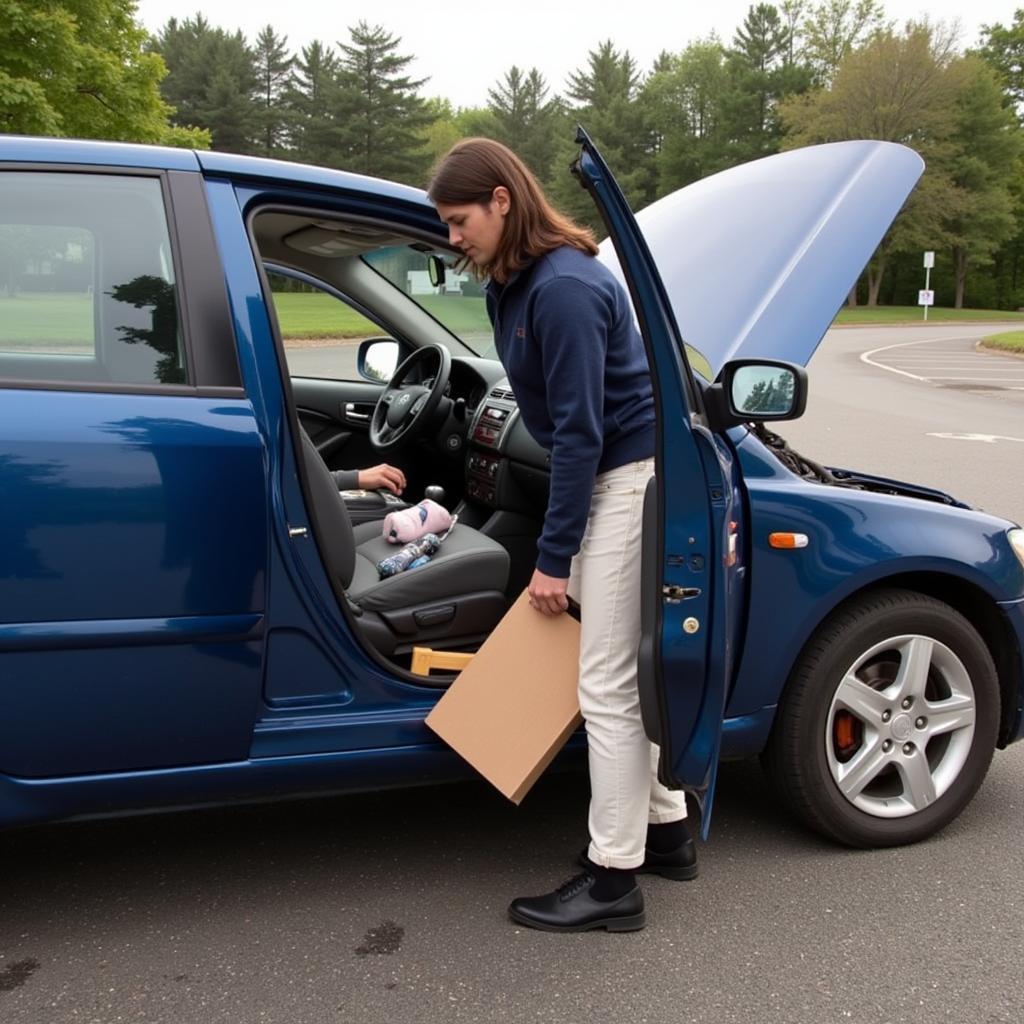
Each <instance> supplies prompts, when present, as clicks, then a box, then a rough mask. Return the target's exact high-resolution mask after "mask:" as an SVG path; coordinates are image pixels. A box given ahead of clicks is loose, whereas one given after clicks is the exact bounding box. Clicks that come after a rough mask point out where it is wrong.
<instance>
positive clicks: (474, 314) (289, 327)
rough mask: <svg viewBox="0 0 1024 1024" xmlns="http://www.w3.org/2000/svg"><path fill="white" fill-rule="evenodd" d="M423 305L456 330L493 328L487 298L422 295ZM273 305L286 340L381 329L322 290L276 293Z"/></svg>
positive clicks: (359, 334)
mask: <svg viewBox="0 0 1024 1024" xmlns="http://www.w3.org/2000/svg"><path fill="white" fill-rule="evenodd" d="M417 299H418V301H419V303H420V305H422V306H423V308H424V309H426V310H427V312H428V313H431V314H432V315H434V316H436V317H437V318H438V319H439V320H440V321H441V322H442V323H444V324H446V325H447V326H448V327H449V328H451V329H452V330H453V331H455V333H459V332H460V331H472V330H479V329H480V328H481V327H486V328H487V330H488V331H489V330H490V324H489V322H488V320H487V310H486V309H485V307H484V300H483V298H482V297H480V298H476V297H474V298H470V297H465V298H463V297H461V296H454V295H419V296H417ZM274 305H275V307H276V308H277V318H278V320H279V321H280V324H281V333H282V334H283V335H284V337H285V339H286V340H287V339H289V338H294V339H296V340H300V339H305V338H310V339H313V338H365V337H367V336H368V335H373V334H380V328H379V327H377V326H376V325H375V324H373V323H372V322H371V321H369V320H367V319H366V318H365V317H363V316H360V315H359V314H358V313H356V312H355V310H352V309H349V308H348V307H347V306H346V305H345V304H344V303H343V302H339V301H338V300H337V299H335V298H332V297H331V296H330V295H324V294H322V293H320V292H275V293H274Z"/></svg>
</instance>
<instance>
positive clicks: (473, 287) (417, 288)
mask: <svg viewBox="0 0 1024 1024" xmlns="http://www.w3.org/2000/svg"><path fill="white" fill-rule="evenodd" d="M362 259H363V261H364V262H365V263H366V264H367V265H368V266H370V267H372V268H373V269H374V270H375V271H376V272H377V273H378V274H380V275H381V276H382V277H384V278H386V279H387V280H388V281H390V282H391V284H393V285H394V286H395V287H396V288H398V289H400V290H401V291H402V292H403V293H404V294H405V295H407V296H408V297H409V298H410V299H412V301H413V302H415V303H417V305H419V306H420V307H421V308H422V309H424V310H425V311H426V312H427V313H429V314H430V315H431V316H432V317H433V318H434V319H435V320H437V321H438V322H439V323H440V324H442V325H443V326H444V327H445V328H447V330H449V331H450V332H451V333H452V334H454V335H455V336H456V337H457V338H458V339H459V340H460V341H462V342H463V343H464V344H465V345H466V347H467V348H468V349H470V351H472V352H473V354H474V355H477V356H481V357H482V358H484V359H497V358H498V352H497V349H496V348H495V345H494V330H493V329H492V327H491V321H490V319H489V318H488V316H487V308H486V306H485V304H484V290H483V286H482V285H481V283H480V282H479V281H477V280H476V278H475V277H473V275H472V274H471V273H470V272H469V271H468V270H464V269H460V261H459V258H458V257H457V256H456V255H454V254H453V253H450V252H446V251H441V250H436V251H434V250H426V249H424V248H423V247H422V246H420V245H395V246H389V247H387V248H383V249H376V250H374V251H373V252H369V253H365V254H364V255H363V257H362ZM432 262H433V263H434V266H435V268H438V267H442V266H443V268H444V272H443V274H441V273H439V272H438V270H437V269H435V270H434V272H432V271H431V263H432ZM435 282H436V283H435ZM686 357H687V359H688V360H689V363H690V367H691V368H692V369H693V370H694V371H696V372H697V373H698V374H700V375H701V376H702V377H703V378H704V379H705V380H706V381H708V382H709V383H710V381H711V380H713V379H714V373H713V371H712V369H711V365H710V364H709V363H708V360H707V359H706V358H705V357H704V354H703V353H702V352H701V351H700V350H699V349H697V348H694V347H693V346H692V345H690V344H689V343H687V344H686Z"/></svg>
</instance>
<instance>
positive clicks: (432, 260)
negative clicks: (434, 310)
mask: <svg viewBox="0 0 1024 1024" xmlns="http://www.w3.org/2000/svg"><path fill="white" fill-rule="evenodd" d="M427 273H428V274H429V275H430V283H431V284H432V285H433V286H434V287H435V288H440V287H441V286H442V285H443V284H444V260H443V259H441V257H440V256H438V255H436V254H431V255H430V256H428V257H427Z"/></svg>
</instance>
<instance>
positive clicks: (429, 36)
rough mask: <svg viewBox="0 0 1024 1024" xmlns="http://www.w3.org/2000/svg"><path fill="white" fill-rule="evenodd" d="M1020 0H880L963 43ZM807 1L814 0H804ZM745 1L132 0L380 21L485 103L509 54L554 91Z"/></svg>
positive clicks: (287, 29) (339, 22) (210, 14)
mask: <svg viewBox="0 0 1024 1024" xmlns="http://www.w3.org/2000/svg"><path fill="white" fill-rule="evenodd" d="M1021 2H1022V0H973V2H971V3H969V4H967V5H966V6H965V5H964V4H963V0H930V2H927V3H926V2H924V0H883V5H884V7H885V10H886V13H887V15H888V17H889V18H890V19H892V20H894V21H896V22H897V23H902V22H905V21H906V20H907V19H909V18H919V17H921V16H923V15H927V16H928V17H929V18H930V19H931V20H932V21H944V22H947V23H950V22H953V21H954V20H958V21H959V25H960V29H961V45H962V46H965V47H966V46H970V45H974V44H975V43H976V42H977V39H978V34H979V31H980V29H981V26H982V25H984V24H993V23H995V22H1001V23H1002V24H1004V25H1009V24H1010V23H1011V22H1012V21H1013V12H1014V9H1015V7H1018V6H1020V5H1021ZM812 3H813V0H812ZM749 7H750V0H710V2H709V0H625V2H621V0H619V2H615V3H607V4H594V3H593V2H590V3H586V4H584V3H580V2H574V3H557V2H552V0H546V2H544V0H518V2H514V3H512V5H511V6H509V7H505V6H504V5H503V4H502V5H496V4H494V3H487V2H483V3H476V4H467V6H466V7H465V8H457V7H456V6H455V5H454V4H453V3H433V2H431V0H385V2H383V3H379V4H377V5H371V6H367V7H365V8H364V7H361V6H359V5H353V6H348V5H342V4H337V5H329V4H324V3H322V2H318V0H290V2H289V3H286V4H285V5H284V6H283V7H282V6H281V4H280V2H279V0H244V2H243V0H203V3H202V7H201V8H200V7H198V5H197V6H196V7H194V8H193V7H190V6H189V4H188V2H187V0H185V3H184V4H183V3H182V2H181V0H139V3H138V13H137V17H138V19H139V20H140V21H141V22H142V24H143V25H144V26H145V27H146V28H147V29H148V30H149V31H150V32H153V33H156V32H157V31H159V29H160V28H161V26H162V25H164V23H165V22H166V21H167V19H168V18H170V17H172V16H173V17H177V18H179V19H182V18H186V17H189V16H191V15H192V14H194V13H195V11H196V10H200V9H201V10H202V13H203V16H204V17H205V18H206V19H207V21H209V22H210V23H211V24H212V25H215V26H219V27H221V28H225V29H229V30H231V31H234V30H235V29H241V30H242V32H243V33H245V35H246V36H247V37H248V39H249V40H250V42H251V41H252V40H253V39H254V38H255V37H256V34H257V33H258V32H259V30H260V29H261V28H262V27H263V26H264V25H267V24H270V25H273V27H274V30H275V31H276V32H277V33H278V35H282V36H286V37H287V39H288V46H289V48H290V50H291V51H292V52H293V53H294V52H298V50H299V49H300V47H302V46H305V45H307V44H309V43H310V42H311V41H312V40H313V39H321V40H322V41H323V42H325V43H336V42H337V41H338V40H339V39H340V40H343V41H346V42H347V41H348V26H350V25H353V24H355V23H356V22H358V21H359V20H360V19H363V20H365V21H367V22H368V23H369V24H371V25H383V26H384V28H385V29H387V30H388V31H389V32H391V33H392V34H394V35H396V36H399V37H400V38H401V44H400V47H399V52H400V53H402V54H415V56H416V60H415V61H414V62H413V63H412V64H411V65H410V66H409V72H410V74H411V76H412V77H414V78H429V81H428V82H427V83H426V84H425V85H424V86H423V87H422V89H421V94H422V95H424V96H444V97H447V98H448V99H449V100H451V102H452V103H453V104H454V105H455V106H457V107H474V106H483V105H485V104H486V102H487V90H488V89H489V88H490V87H491V86H493V85H494V84H495V82H496V81H498V79H500V78H501V77H502V75H503V74H504V72H505V71H506V70H508V68H510V67H511V66H512V65H513V64H516V65H518V66H519V67H521V68H523V69H524V70H525V69H529V68H531V67H537V68H538V69H539V70H540V72H541V74H543V75H544V77H545V78H546V79H547V83H548V86H549V87H550V89H551V93H552V94H554V93H556V92H562V91H563V90H564V86H565V80H566V78H567V76H568V75H569V73H570V72H572V71H574V70H576V69H577V68H579V67H581V66H582V65H584V64H585V63H586V60H587V53H588V52H589V51H590V50H592V49H595V48H596V47H597V46H598V44H599V43H601V42H602V41H603V40H605V39H612V40H613V41H614V43H615V45H616V47H617V48H618V49H619V50H628V51H629V52H630V53H631V54H632V55H633V57H634V58H635V59H636V61H637V64H638V65H639V67H640V69H641V70H643V71H646V70H648V69H649V68H650V66H651V64H652V63H653V61H654V59H655V57H657V55H658V54H659V53H660V52H661V51H662V50H669V51H670V52H679V51H680V50H682V49H684V48H685V47H686V46H687V44H688V43H691V42H693V41H695V40H697V39H700V38H705V37H707V36H708V35H709V34H710V33H711V32H713V31H714V32H717V33H718V35H719V37H720V38H722V39H723V41H725V42H729V41H730V40H731V39H732V35H733V33H734V31H735V30H736V28H737V27H738V26H739V25H740V23H741V22H742V21H743V17H744V15H745V14H746V12H747V9H748V8H749Z"/></svg>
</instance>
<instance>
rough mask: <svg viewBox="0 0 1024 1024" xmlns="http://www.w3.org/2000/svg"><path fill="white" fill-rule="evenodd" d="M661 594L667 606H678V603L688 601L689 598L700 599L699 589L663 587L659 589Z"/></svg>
mask: <svg viewBox="0 0 1024 1024" xmlns="http://www.w3.org/2000/svg"><path fill="white" fill-rule="evenodd" d="M661 593H662V596H663V597H664V598H665V600H666V601H667V602H668V603H669V604H679V602H680V601H688V600H690V598H693V597H700V587H674V586H665V587H662V588H661Z"/></svg>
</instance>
